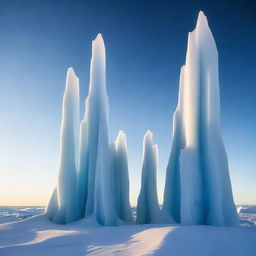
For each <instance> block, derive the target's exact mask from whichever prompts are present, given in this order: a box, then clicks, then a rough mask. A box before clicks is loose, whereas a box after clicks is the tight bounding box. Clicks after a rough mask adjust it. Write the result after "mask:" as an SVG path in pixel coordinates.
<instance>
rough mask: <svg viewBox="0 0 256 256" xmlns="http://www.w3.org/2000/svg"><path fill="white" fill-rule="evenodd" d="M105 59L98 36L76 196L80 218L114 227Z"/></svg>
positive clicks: (94, 42) (83, 128)
mask: <svg viewBox="0 0 256 256" xmlns="http://www.w3.org/2000/svg"><path fill="white" fill-rule="evenodd" d="M105 66H106V57H105V46H104V41H103V38H102V36H101V34H98V35H97V37H96V39H95V40H94V41H93V42H92V58H91V70H90V85H89V95H88V97H87V99H86V102H85V117H84V120H82V122H81V127H80V161H79V174H78V181H79V184H78V191H79V192H78V194H79V198H78V201H79V209H80V216H81V217H83V216H86V217H88V216H93V217H94V218H95V219H96V220H97V221H98V222H99V223H100V224H102V225H116V224H117V219H118V218H117V214H116V211H115V195H114V182H113V167H112V161H111V152H110V147H109V138H108V115H109V104H108V96H107V92H106V68H105Z"/></svg>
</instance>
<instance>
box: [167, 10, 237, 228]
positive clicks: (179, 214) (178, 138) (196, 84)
mask: <svg viewBox="0 0 256 256" xmlns="http://www.w3.org/2000/svg"><path fill="white" fill-rule="evenodd" d="M162 211H163V213H164V216H168V215H169V216H172V217H173V218H174V220H175V221H176V222H178V223H181V224H188V225H193V224H194V225H195V224H200V225H201V224H206V225H216V226H234V225H237V224H238V218H237V212H236V207H235V205H234V202H233V196H232V189H231V183H230V177H229V170H228V161H227V155H226V152H225V148H224V145H223V142H222V138H221V135H220V96H219V74H218V52H217V48H216V44H215V41H214V38H213V35H212V33H211V30H210V28H209V26H208V22H207V19H206V17H205V15H204V14H203V12H200V13H199V16H198V20H197V24H196V28H195V30H194V31H193V32H191V33H189V35H188V46H187V54H186V64H185V65H184V66H183V67H182V68H181V72H180V86H179V100H178V105H177V109H176V111H175V113H174V116H173V144H172V149H171V155H170V159H169V163H168V167H167V173H166V184H165V191H164V203H163V209H162Z"/></svg>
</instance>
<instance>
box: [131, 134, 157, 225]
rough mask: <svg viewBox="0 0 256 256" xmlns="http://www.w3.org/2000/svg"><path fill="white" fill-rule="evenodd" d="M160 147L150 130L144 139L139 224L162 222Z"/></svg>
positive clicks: (138, 207)
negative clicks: (158, 170) (158, 172)
mask: <svg viewBox="0 0 256 256" xmlns="http://www.w3.org/2000/svg"><path fill="white" fill-rule="evenodd" d="M157 163H158V148H157V145H156V144H153V134H152V132H150V131H149V130H148V131H147V132H146V134H145V136H144V140H143V160H142V176H141V189H140V194H139V197H138V203H137V219H136V223H137V224H148V223H158V222H160V208H159V204H158V198H157V180H156V175H157Z"/></svg>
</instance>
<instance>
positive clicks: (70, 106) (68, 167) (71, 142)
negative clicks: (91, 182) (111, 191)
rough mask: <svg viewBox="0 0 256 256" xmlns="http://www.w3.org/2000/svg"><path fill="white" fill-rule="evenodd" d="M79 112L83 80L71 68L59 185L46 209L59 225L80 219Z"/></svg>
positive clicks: (62, 123) (65, 100) (63, 112)
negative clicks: (80, 80) (78, 204)
mask: <svg viewBox="0 0 256 256" xmlns="http://www.w3.org/2000/svg"><path fill="white" fill-rule="evenodd" d="M79 115H80V110H79V79H78V78H77V76H76V75H75V72H74V70H73V69H72V68H69V69H68V72H67V78H66V88H65V92H64V96H63V108H62V122H61V138H60V140H61V146H60V151H61V153H60V167H59V177H58V185H57V188H56V189H55V190H54V192H53V194H52V197H51V199H50V202H49V204H48V206H47V209H46V212H47V213H48V215H49V217H50V218H51V219H52V220H53V221H54V222H56V223H59V224H65V223H69V222H73V221H75V220H77V218H78V207H77V168H78V143H79Z"/></svg>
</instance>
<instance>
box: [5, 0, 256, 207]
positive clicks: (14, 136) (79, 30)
mask: <svg viewBox="0 0 256 256" xmlns="http://www.w3.org/2000/svg"><path fill="white" fill-rule="evenodd" d="M199 10H202V11H204V13H205V15H206V16H207V17H208V22H209V25H210V27H211V29H212V32H213V35H214V37H215V40H216V43H217V47H218V51H219V63H220V87H221V106H222V113H221V114H222V134H223V138H224V142H225V145H226V149H227V152H228V156H229V164H230V174H231V178H232V185H233V191H234V197H235V201H236V203H256V115H255V111H256V15H255V13H256V3H255V1H253V0H251V1H248V0H239V1H236V0H234V1H231V0H230V1H219V0H216V1H183V0H179V1H159V0H158V1H141V0H138V1H97V0H94V1H75V0H73V1H71V0H70V1H63V0H62V1H60V0H59V1H57V0H55V1H52V0H23V1H20V0H17V1H14V0H13V1H10V0H2V1H0V117H1V126H0V205H2V204H9V205H14V204H16V205H32V204H33V205H37V204H40V205H41V204H45V203H46V202H47V200H48V198H49V196H50V193H51V190H52V189H53V187H54V185H55V184H56V181H57V171H58V161H59V133H60V121H61V104H62V95H63V92H64V86H65V76H66V70H67V68H68V67H70V66H72V67H73V68H74V69H75V71H76V73H77V75H78V76H79V78H80V91H81V110H82V113H81V115H82V116H83V112H84V99H85V97H86V95H87V92H88V82H89V61H90V57H91V41H92V40H93V39H94V38H95V36H96V35H97V33H99V32H100V33H102V35H103V38H104V40H105V45H106V51H107V87H108V88H107V89H108V94H109V100H110V139H111V140H114V139H115V137H116V135H117V133H118V131H119V130H120V129H122V130H124V131H125V132H126V134H127V140H128V154H129V166H130V183H131V200H132V204H134V203H135V201H136V196H137V193H138V192H139V188H140V175H141V158H142V139H143V136H144V134H145V132H146V130H147V129H150V130H151V131H152V132H153V133H154V141H155V143H157V144H158V146H159V154H160V155H159V171H158V190H159V196H160V201H161V197H162V192H163V188H164V179H165V169H166V165H167V161H168V158H169V153H170V148H171V141H172V114H173V111H174V110H175V107H176V104H177V93H178V79H179V69H180V67H181V66H182V65H183V64H184V62H185V53H186V44H187V34H188V32H189V31H192V30H193V28H194V26H195V22H196V18H197V14H198V12H199ZM82 116H81V118H82Z"/></svg>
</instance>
